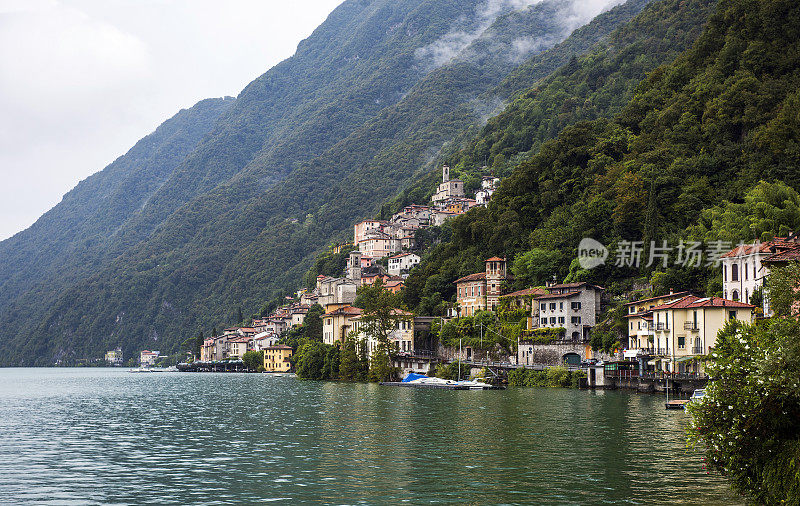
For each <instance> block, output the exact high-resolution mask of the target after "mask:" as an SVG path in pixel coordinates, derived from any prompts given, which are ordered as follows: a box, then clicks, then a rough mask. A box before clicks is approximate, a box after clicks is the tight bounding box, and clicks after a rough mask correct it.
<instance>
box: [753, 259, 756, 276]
mask: <svg viewBox="0 0 800 506" xmlns="http://www.w3.org/2000/svg"><path fill="white" fill-rule="evenodd" d="M753 279H756V263H755V262H753Z"/></svg>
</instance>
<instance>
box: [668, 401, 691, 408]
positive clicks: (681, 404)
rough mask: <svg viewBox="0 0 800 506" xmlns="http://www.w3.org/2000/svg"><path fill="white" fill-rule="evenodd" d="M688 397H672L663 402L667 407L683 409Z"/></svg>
mask: <svg viewBox="0 0 800 506" xmlns="http://www.w3.org/2000/svg"><path fill="white" fill-rule="evenodd" d="M688 403H689V399H673V400H671V401H669V402H667V403H665V404H664V406H665V407H666V408H667V409H685V408H686V405H687V404H688Z"/></svg>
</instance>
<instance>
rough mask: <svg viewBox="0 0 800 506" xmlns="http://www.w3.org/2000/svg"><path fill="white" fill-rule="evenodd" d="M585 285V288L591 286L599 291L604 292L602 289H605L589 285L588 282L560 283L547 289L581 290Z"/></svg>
mask: <svg viewBox="0 0 800 506" xmlns="http://www.w3.org/2000/svg"><path fill="white" fill-rule="evenodd" d="M584 285H585V286H590V287H593V288H597V289H599V290H602V289H603V287H602V286H597V285H592V284H589V283H587V282H586V281H579V282H577V283H560V284H557V285H550V286H548V287H547V288H553V289H559V288H579V287H581V286H584Z"/></svg>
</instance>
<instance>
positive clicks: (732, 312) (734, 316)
mask: <svg viewBox="0 0 800 506" xmlns="http://www.w3.org/2000/svg"><path fill="white" fill-rule="evenodd" d="M728 318H730V319H731V320H735V319H736V311H728Z"/></svg>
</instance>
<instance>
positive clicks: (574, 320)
mask: <svg viewBox="0 0 800 506" xmlns="http://www.w3.org/2000/svg"><path fill="white" fill-rule="evenodd" d="M570 321H571V322H572V324H573V325H580V323H581V317H580V316H573V317H571V318H570Z"/></svg>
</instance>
